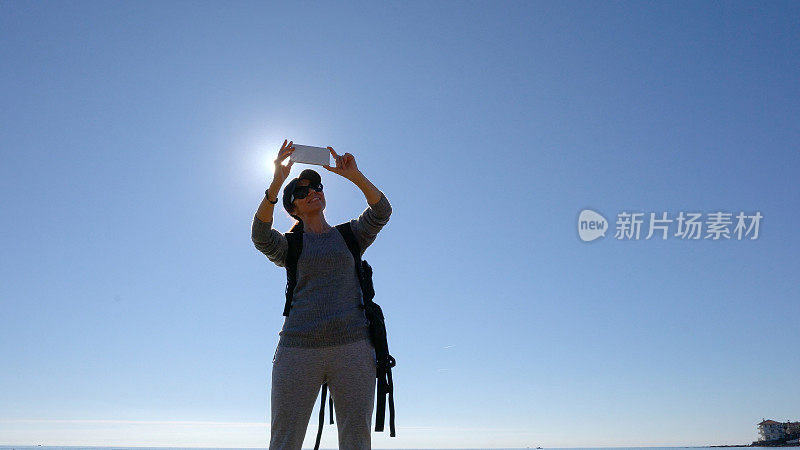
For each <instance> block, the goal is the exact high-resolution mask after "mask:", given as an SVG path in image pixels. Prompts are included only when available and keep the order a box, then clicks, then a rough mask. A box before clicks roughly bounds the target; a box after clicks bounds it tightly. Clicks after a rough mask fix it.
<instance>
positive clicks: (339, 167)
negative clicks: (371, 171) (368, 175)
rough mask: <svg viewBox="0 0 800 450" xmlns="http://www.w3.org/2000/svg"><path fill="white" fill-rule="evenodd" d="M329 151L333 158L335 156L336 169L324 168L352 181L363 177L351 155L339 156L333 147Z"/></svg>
mask: <svg viewBox="0 0 800 450" xmlns="http://www.w3.org/2000/svg"><path fill="white" fill-rule="evenodd" d="M328 150H330V152H331V156H333V160H334V161H336V167H331V166H322V167H324V168H326V169H328V170H329V171H331V172H333V173H336V174H339V175H341V176H343V177H345V178H347V179H348V180H350V181H355V180H356V178H357V177H358V176H359V175H361V172H360V171H359V170H358V166H357V165H356V158H355V157H354V156H353V155H351V154H350V153H345V154H344V155H337V154H336V152H335V151H334V150H333V147H328Z"/></svg>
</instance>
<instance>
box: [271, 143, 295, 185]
mask: <svg viewBox="0 0 800 450" xmlns="http://www.w3.org/2000/svg"><path fill="white" fill-rule="evenodd" d="M292 144H294V141H289V145H286V140H285V139H284V140H283V145H282V146H281V150H280V151H279V152H278V157H277V158H276V159H275V174H274V175H273V177H272V184H277V185H278V188H279V189H280V187H281V186H283V182H284V181H286V178H288V177H289V172H291V171H292V164H294V162H293V161H289V164H287V165H285V166H284V165H283V161H284V160H285V159H286V158H288V157H289V155H291V154H292V152H294V145H292Z"/></svg>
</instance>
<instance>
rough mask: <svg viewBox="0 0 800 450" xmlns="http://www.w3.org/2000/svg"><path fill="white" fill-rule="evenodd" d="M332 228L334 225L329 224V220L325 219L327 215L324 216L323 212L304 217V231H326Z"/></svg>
mask: <svg viewBox="0 0 800 450" xmlns="http://www.w3.org/2000/svg"><path fill="white" fill-rule="evenodd" d="M331 228H333V227H331V226H330V225H328V222H326V221H325V216H323V215H322V213H320V214H315V215H313V216H310V217H304V218H303V231H305V232H308V233H324V232H326V231H328V230H330V229H331Z"/></svg>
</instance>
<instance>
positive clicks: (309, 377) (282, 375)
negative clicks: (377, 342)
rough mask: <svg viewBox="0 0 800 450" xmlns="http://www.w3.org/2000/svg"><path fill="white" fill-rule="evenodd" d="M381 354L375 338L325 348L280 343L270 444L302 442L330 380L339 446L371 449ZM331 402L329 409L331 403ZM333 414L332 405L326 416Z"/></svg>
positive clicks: (284, 447)
mask: <svg viewBox="0 0 800 450" xmlns="http://www.w3.org/2000/svg"><path fill="white" fill-rule="evenodd" d="M375 358H376V357H375V347H373V346H372V342H370V340H369V339H362V340H360V341H357V342H353V343H349V344H344V345H337V346H332V347H319V348H303V347H284V346H281V345H279V346H278V347H277V348H276V349H275V357H274V358H273V360H272V396H271V397H272V428H271V431H270V442H269V449H270V450H279V449H280V450H300V449H301V448H302V445H303V438H304V437H305V434H306V429H307V428H308V422H309V419H310V417H311V413H312V412H313V410H314V409H315V406H316V409H319V404H318V397H319V392H320V388H321V387H322V384H323V383H325V382H327V383H328V389H329V391H330V396H331V397H332V398H333V408H334V410H335V411H336V425H337V427H338V429H339V448H340V449H347V450H362V449H366V450H369V449H370V448H371V441H370V437H371V434H370V433H371V431H372V410H373V405H374V403H375V383H376V378H375V369H376V368H375V365H376V360H375ZM325 406H326V408H325V409H326V410H328V409H329V408H328V407H327V404H326V405H325ZM327 414H328V411H326V417H325V422H327V423H330V419H329V418H328V417H327ZM315 422H316V421H315ZM314 438H316V433H315V434H314ZM313 442H314V441H313V440H312V441H311V444H310V445H309V447H310V448H313V446H314V444H313Z"/></svg>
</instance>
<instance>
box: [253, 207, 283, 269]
mask: <svg viewBox="0 0 800 450" xmlns="http://www.w3.org/2000/svg"><path fill="white" fill-rule="evenodd" d="M251 238H252V240H253V244H254V245H255V246H256V248H257V249H258V251H260V252H261V253H263V254H265V255H266V256H267V258H269V260H270V261H272V262H273V263H275V265H277V266H278V267H285V265H286V253H287V251H288V249H289V243H288V242H287V241H286V236H284V235H283V233H281V232H280V231H277V230H273V229H272V222H262V221H261V220H259V218H258V216H253V228H252V237H251Z"/></svg>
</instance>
